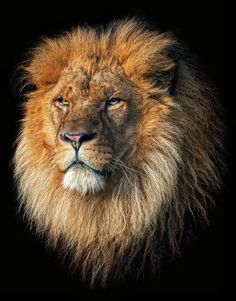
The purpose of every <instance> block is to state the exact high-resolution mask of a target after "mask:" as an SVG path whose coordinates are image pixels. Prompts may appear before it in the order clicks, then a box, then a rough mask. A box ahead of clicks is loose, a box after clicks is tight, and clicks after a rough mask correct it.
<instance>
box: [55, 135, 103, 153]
mask: <svg viewBox="0 0 236 301" xmlns="http://www.w3.org/2000/svg"><path fill="white" fill-rule="evenodd" d="M96 136H97V134H96V133H84V132H77V133H64V134H60V138H61V140H62V141H64V142H69V143H71V145H72V146H73V147H74V148H75V149H76V150H78V148H79V147H80V145H81V144H82V143H83V142H85V141H89V140H92V139H94V138H95V137H96Z"/></svg>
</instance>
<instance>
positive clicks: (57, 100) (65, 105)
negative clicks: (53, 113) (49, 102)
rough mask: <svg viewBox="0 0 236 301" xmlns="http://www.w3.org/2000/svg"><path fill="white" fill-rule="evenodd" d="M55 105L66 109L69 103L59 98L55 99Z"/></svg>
mask: <svg viewBox="0 0 236 301" xmlns="http://www.w3.org/2000/svg"><path fill="white" fill-rule="evenodd" d="M56 104H57V105H58V106H60V107H68V106H69V104H70V103H69V101H68V100H66V99H65V98H63V97H61V96H60V97H58V98H57V99H56Z"/></svg>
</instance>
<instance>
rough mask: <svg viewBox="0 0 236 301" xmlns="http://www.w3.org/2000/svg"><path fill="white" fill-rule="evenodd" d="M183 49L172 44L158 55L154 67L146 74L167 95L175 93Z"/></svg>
mask: <svg viewBox="0 0 236 301" xmlns="http://www.w3.org/2000/svg"><path fill="white" fill-rule="evenodd" d="M182 56H183V49H182V48H180V47H178V46H177V45H172V46H171V47H169V48H168V49H165V51H164V52H163V53H162V54H159V55H158V61H156V64H155V65H156V69H154V68H153V69H152V70H151V72H150V73H149V74H147V76H148V77H149V78H152V80H153V81H154V83H155V86H156V87H157V88H159V89H160V90H162V91H166V92H167V93H168V94H169V95H173V94H174V93H175V88H176V85H177V83H178V73H179V67H180V65H181V61H182Z"/></svg>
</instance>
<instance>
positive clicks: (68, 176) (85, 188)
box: [62, 167, 104, 195]
mask: <svg viewBox="0 0 236 301" xmlns="http://www.w3.org/2000/svg"><path fill="white" fill-rule="evenodd" d="M62 186H63V187H64V188H66V189H70V190H77V191H78V192H79V193H80V194H81V195H85V194H86V193H88V192H92V193H93V192H95V191H98V190H101V189H102V188H103V187H104V178H103V177H102V176H100V175H98V174H96V173H94V172H93V171H92V170H89V169H80V168H74V167H71V168H70V169H69V170H68V171H67V172H66V173H65V175H64V178H63V182H62Z"/></svg>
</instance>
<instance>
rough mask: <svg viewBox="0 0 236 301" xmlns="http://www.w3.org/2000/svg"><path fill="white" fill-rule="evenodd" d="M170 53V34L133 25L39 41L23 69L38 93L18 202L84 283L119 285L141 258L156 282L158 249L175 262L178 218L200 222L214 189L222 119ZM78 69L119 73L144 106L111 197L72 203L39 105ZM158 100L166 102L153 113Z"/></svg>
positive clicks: (21, 150) (191, 70)
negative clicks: (128, 156) (132, 146)
mask: <svg viewBox="0 0 236 301" xmlns="http://www.w3.org/2000/svg"><path fill="white" fill-rule="evenodd" d="M176 49H181V47H180V45H179V44H178V42H177V41H176V40H175V38H174V37H173V36H172V35H171V34H165V33H159V32H156V31H151V30H149V29H148V28H147V27H146V26H145V25H144V24H142V23H141V22H139V21H136V20H133V19H132V20H125V21H121V22H114V23H112V24H110V25H109V26H108V27H107V28H105V29H100V30H97V29H93V28H90V27H78V28H76V29H74V30H73V31H71V32H68V33H65V34H63V35H62V36H60V37H57V38H54V39H52V38H51V39H44V40H43V41H42V42H41V44H40V45H39V46H37V47H36V48H35V49H34V50H33V51H32V52H31V55H30V58H29V60H28V61H27V62H26V64H25V66H24V70H25V78H26V80H27V81H29V82H31V83H34V84H35V85H36V86H37V90H36V91H34V92H31V93H30V94H29V95H28V97H27V98H28V99H27V101H26V102H25V107H24V108H25V109H24V117H23V120H22V125H21V132H20V135H19V137H18V142H17V143H18V146H17V150H16V155H15V159H14V161H15V177H16V180H17V183H18V187H19V196H20V202H21V204H22V205H23V208H24V210H25V212H26V215H27V217H28V219H29V221H30V222H31V223H32V224H33V225H35V226H36V228H37V232H38V233H39V234H41V233H43V234H45V235H46V237H47V241H48V243H49V244H50V246H52V247H56V246H57V243H58V242H60V243H61V242H63V246H64V249H65V252H71V254H72V257H73V264H74V266H76V267H77V268H79V270H80V271H81V274H82V277H83V278H88V279H89V281H90V283H94V282H95V281H99V282H101V283H102V284H105V283H106V282H107V280H108V279H110V278H122V276H125V275H126V274H129V273H130V272H131V270H132V265H133V264H134V261H135V260H136V259H137V258H139V257H140V258H142V260H141V264H140V269H139V272H142V268H143V266H145V262H146V263H147V265H148V266H149V267H151V269H152V270H154V272H156V271H157V270H158V256H159V254H160V253H161V250H160V246H161V245H162V244H163V241H165V243H166V244H167V246H169V248H170V249H171V250H172V252H173V254H176V253H178V252H179V242H180V240H181V235H182V234H183V231H184V226H185V219H186V217H187V216H190V217H191V218H192V219H193V220H196V221H199V222H200V223H202V222H206V221H207V208H208V205H209V204H210V203H212V202H213V200H212V193H213V192H214V191H216V190H218V189H219V187H220V185H221V170H222V166H223V164H222V159H221V158H222V155H221V153H222V136H223V133H222V124H221V121H220V117H219V111H220V110H219V107H218V105H217V102H216V100H215V97H214V95H213V93H212V91H211V89H210V88H209V85H208V84H207V83H206V82H205V81H204V80H202V79H201V78H200V76H199V73H198V72H197V70H196V68H195V67H193V65H192V64H190V63H189V60H188V59H187V57H184V56H183V55H182V56H181V54H180V55H179V54H178V50H176ZM181 51H182V49H181ZM176 53H177V55H176ZM78 61H80V62H82V63H83V66H84V67H86V69H87V70H90V72H91V73H95V72H98V71H99V70H101V69H104V68H111V69H112V68H113V67H114V66H116V67H117V66H119V68H121V69H122V72H123V73H124V74H125V75H126V77H127V78H128V79H129V80H130V81H131V82H132V83H133V85H134V86H135V87H136V88H137V89H139V90H140V91H141V92H142V95H143V99H145V100H146V102H145V105H143V107H142V114H141V119H140V121H139V128H138V139H137V140H138V143H137V145H138V147H137V148H136V150H135V152H134V154H133V156H132V158H131V159H130V161H129V164H128V167H129V170H127V171H126V173H124V174H123V176H122V177H121V179H120V180H119V182H117V183H114V188H113V191H112V193H108V192H107V191H100V192H98V193H95V194H90V195H86V196H84V197H80V196H79V195H78V193H76V191H69V190H65V189H63V187H62V186H61V181H62V175H61V174H60V172H59V171H58V170H57V167H56V164H55V162H54V159H53V158H54V148H53V132H52V130H51V127H50V125H49V122H50V121H49V117H48V114H49V110H50V109H49V107H48V106H47V104H45V105H44V106H42V105H41V104H40V103H41V102H42V100H44V99H46V98H47V95H48V93H49V92H50V89H51V88H52V87H53V86H54V85H55V84H56V83H57V81H58V80H59V78H60V76H61V74H63V72H70V68H72V67H73V66H74V65H75V64H76V62H78ZM173 70H175V73H176V74H175V75H173ZM173 77H175V82H176V83H175V88H174V92H173V94H171V93H169V91H168V87H169V82H170V81H171V80H172V79H173ZM156 78H158V79H159V84H158V85H157V82H156ZM157 98H160V99H162V98H163V99H164V101H163V104H162V103H161V102H160V105H159V106H158V107H157V106H154V105H153V103H155V102H157V101H158V100H157ZM160 256H165V254H164V255H163V254H162V255H160Z"/></svg>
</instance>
